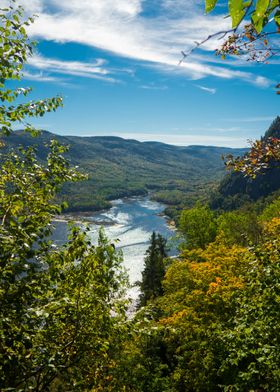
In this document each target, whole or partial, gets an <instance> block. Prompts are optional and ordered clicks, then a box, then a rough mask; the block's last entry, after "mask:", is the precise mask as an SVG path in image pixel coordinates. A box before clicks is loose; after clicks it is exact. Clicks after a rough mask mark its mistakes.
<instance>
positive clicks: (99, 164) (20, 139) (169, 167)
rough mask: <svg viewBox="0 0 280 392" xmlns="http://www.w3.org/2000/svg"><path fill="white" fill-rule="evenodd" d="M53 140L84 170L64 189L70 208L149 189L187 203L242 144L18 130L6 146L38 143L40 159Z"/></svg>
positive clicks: (100, 203)
mask: <svg viewBox="0 0 280 392" xmlns="http://www.w3.org/2000/svg"><path fill="white" fill-rule="evenodd" d="M53 138H55V139H57V140H58V141H59V142H60V143H61V144H67V145H69V146H70V150H69V153H68V154H67V157H68V158H69V159H70V161H71V164H72V165H75V166H76V165H78V166H79V167H80V169H81V171H83V172H86V173H88V174H89V180H88V181H84V182H81V183H79V184H72V185H70V184H69V185H67V186H65V187H64V188H63V190H62V193H63V194H64V195H63V197H64V198H66V199H67V200H68V203H69V207H70V209H71V210H94V209H99V208H104V207H106V206H108V200H112V199H115V198H119V197H124V196H131V195H141V194H146V193H147V192H149V191H150V192H152V193H153V194H154V197H155V198H157V199H158V200H161V201H164V202H166V203H168V204H171V205H178V204H182V203H185V204H188V203H191V201H192V200H195V199H197V197H204V196H205V195H204V192H206V191H205V189H206V187H205V184H206V183H207V184H208V192H209V185H211V184H213V183H216V182H217V181H218V180H220V179H221V178H222V176H223V175H224V173H225V169H224V164H223V161H222V159H221V156H222V155H226V154H228V153H231V154H233V155H242V154H243V153H244V152H245V151H246V150H245V149H230V148H221V147H211V146H188V147H177V146H172V145H168V144H164V143H158V142H139V141H137V140H127V139H122V138H119V137H111V136H110V137H109V136H108V137H99V136H98V137H97V136H96V137H77V136H59V135H54V134H52V133H50V132H47V131H43V132H42V134H41V135H40V136H39V137H36V138H33V137H32V136H30V135H29V134H26V133H23V132H22V131H17V132H15V133H14V134H12V135H10V136H9V137H8V138H6V139H5V143H6V148H11V147H12V148H17V147H18V146H19V145H23V146H25V147H26V146H29V145H37V146H38V155H39V157H40V158H41V159H44V158H45V156H46V152H47V148H46V147H45V145H44V144H45V143H48V142H49V141H50V140H51V139H53Z"/></svg>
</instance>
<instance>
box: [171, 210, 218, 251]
mask: <svg viewBox="0 0 280 392" xmlns="http://www.w3.org/2000/svg"><path fill="white" fill-rule="evenodd" d="M179 229H180V232H181V233H182V235H183V237H184V239H185V243H184V245H185V246H186V248H188V249H193V248H205V247H206V245H208V244H209V243H210V242H212V241H214V239H215V237H216V230H217V224H216V220H215V217H214V213H213V212H212V211H211V210H210V208H209V207H208V206H203V205H200V204H197V205H196V206H195V207H193V208H191V209H189V210H184V211H183V212H182V213H181V216H180V220H179Z"/></svg>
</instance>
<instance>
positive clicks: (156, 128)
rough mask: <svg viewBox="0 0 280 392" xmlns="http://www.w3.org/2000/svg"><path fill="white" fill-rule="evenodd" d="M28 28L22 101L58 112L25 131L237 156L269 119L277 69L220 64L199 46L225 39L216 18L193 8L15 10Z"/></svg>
mask: <svg viewBox="0 0 280 392" xmlns="http://www.w3.org/2000/svg"><path fill="white" fill-rule="evenodd" d="M19 3H21V4H23V5H24V7H25V9H26V11H27V12H28V13H30V14H32V13H36V14H37V15H38V18H37V19H36V21H35V23H34V24H33V25H32V26H31V27H30V30H29V33H30V35H31V36H32V37H33V38H35V39H36V40H37V41H38V46H37V49H36V52H35V53H34V56H33V57H32V58H31V59H30V61H29V65H28V66H27V67H26V69H25V79H24V82H23V84H25V85H32V86H33V93H32V98H39V97H41V98H43V97H49V96H53V95H56V94H61V95H62V96H63V97H64V108H63V109H62V110H59V111H58V112H56V113H55V114H48V115H47V116H45V117H44V118H42V119H40V120H36V121H35V125H37V126H39V127H40V128H42V129H47V130H49V131H52V132H55V133H58V134H64V135H66V134H67V135H69V134H71V135H80V136H84V135H118V136H122V137H125V138H135V139H138V140H158V141H163V142H166V143H171V144H177V145H188V144H205V145H220V146H222V145H224V146H232V147H239V146H245V145H246V144H247V140H248V139H254V138H258V137H259V136H260V135H261V134H263V133H264V131H265V130H266V129H267V128H268V126H269V124H270V123H271V121H272V120H273V118H274V117H276V115H278V114H279V104H280V98H279V96H278V97H277V96H276V94H275V91H274V90H273V86H275V84H277V82H279V65H278V60H277V59H274V60H273V61H271V63H270V64H268V65H265V64H252V63H248V62H246V61H242V60H241V59H239V60H234V59H230V58H229V59H227V60H226V61H223V60H221V59H220V58H219V57H216V56H215V55H214V49H215V48H217V47H218V46H219V45H220V42H217V41H215V40H211V41H208V42H207V43H206V44H205V45H204V46H203V47H202V48H201V49H199V50H196V51H195V52H194V53H193V54H192V55H190V56H189V57H188V58H187V59H186V60H185V61H184V62H183V63H182V64H181V65H178V62H179V61H180V59H181V54H180V52H181V51H182V50H184V51H188V50H190V49H191V48H192V47H193V46H194V41H200V40H202V39H204V38H205V37H207V36H208V35H209V34H211V33H213V32H216V31H217V30H222V29H227V28H228V27H229V23H230V21H229V19H224V18H223V16H224V12H225V10H224V8H223V7H220V9H219V11H218V13H216V14H213V15H207V16H205V15H204V11H203V2H200V1H193V0H83V1H81V0H32V1H30V0H22V1H21V2H19Z"/></svg>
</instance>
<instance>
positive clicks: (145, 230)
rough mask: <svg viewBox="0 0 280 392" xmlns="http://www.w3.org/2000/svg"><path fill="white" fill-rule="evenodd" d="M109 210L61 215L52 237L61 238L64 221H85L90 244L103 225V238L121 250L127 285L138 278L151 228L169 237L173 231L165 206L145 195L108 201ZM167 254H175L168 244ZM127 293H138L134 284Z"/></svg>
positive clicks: (136, 295) (134, 295)
mask: <svg viewBox="0 0 280 392" xmlns="http://www.w3.org/2000/svg"><path fill="white" fill-rule="evenodd" d="M112 204H113V206H112V208H110V209H109V210H103V211H100V212H95V213H90V214H84V213H83V214H82V216H81V215H80V214H71V215H69V214H63V215H61V216H59V217H58V219H57V220H56V222H57V225H58V226H59V228H58V231H57V230H56V233H55V238H58V239H59V238H60V234H61V236H62V237H63V238H65V231H66V230H67V223H68V222H69V221H73V222H75V223H77V224H86V225H88V227H89V232H88V233H89V236H90V237H91V239H92V242H93V243H94V244H96V243H97V241H98V232H99V229H100V227H101V226H103V227H104V229H105V233H106V235H107V237H108V238H109V239H110V240H112V241H114V240H117V242H116V247H117V249H119V250H121V251H122V253H123V259H124V262H123V263H124V267H125V268H126V269H127V270H128V274H129V278H130V282H131V284H134V283H135V282H136V281H139V280H141V277H142V276H141V273H142V271H143V267H144V258H145V253H146V250H147V248H148V246H149V241H150V237H151V235H152V233H153V231H155V232H157V233H159V234H161V235H162V236H163V237H165V238H167V239H168V240H170V239H171V238H172V237H174V234H175V230H174V228H173V226H172V225H171V226H170V224H168V221H167V217H166V215H165V214H164V208H165V206H164V205H163V204H161V203H158V202H156V201H152V200H150V199H149V198H148V197H133V198H127V199H118V200H114V201H113V202H112ZM61 240H62V238H61ZM171 248H172V249H171V252H170V255H174V254H176V250H174V246H173V243H172V246H171ZM129 295H130V297H132V298H133V299H136V298H137V297H138V295H139V289H138V287H132V288H131V289H130V290H129Z"/></svg>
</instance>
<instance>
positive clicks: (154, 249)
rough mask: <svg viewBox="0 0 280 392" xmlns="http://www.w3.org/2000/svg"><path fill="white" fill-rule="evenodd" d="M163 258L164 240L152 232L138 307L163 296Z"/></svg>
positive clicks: (165, 253) (164, 255)
mask: <svg viewBox="0 0 280 392" xmlns="http://www.w3.org/2000/svg"><path fill="white" fill-rule="evenodd" d="M165 257H167V251H166V239H165V238H163V237H162V236H161V235H160V234H156V233H155V232H153V234H152V236H151V240H150V246H149V248H148V250H147V251H146V257H145V268H144V271H143V272H142V282H141V283H140V288H141V295H140V301H139V306H140V307H141V306H145V305H146V304H147V302H148V300H149V299H152V298H155V297H158V296H160V295H162V294H163V290H162V280H163V278H164V272H165V270H164V263H163V259H164V258H165Z"/></svg>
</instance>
